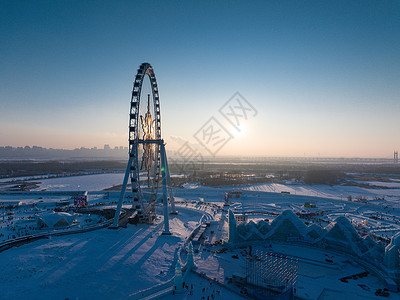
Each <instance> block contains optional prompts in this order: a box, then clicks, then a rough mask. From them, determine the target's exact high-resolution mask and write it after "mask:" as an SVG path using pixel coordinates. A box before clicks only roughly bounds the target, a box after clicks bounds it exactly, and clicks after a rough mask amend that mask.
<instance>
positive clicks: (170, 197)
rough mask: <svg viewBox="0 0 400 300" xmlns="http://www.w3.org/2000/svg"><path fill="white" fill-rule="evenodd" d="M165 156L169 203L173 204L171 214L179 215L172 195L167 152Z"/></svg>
mask: <svg viewBox="0 0 400 300" xmlns="http://www.w3.org/2000/svg"><path fill="white" fill-rule="evenodd" d="M164 148H165V147H164ZM164 155H165V158H164V159H165V169H166V172H167V187H168V198H169V202H170V203H171V208H172V211H171V214H173V215H177V214H178V212H177V211H176V208H175V199H174V194H173V193H172V184H171V176H170V174H169V167H168V159H167V152H166V151H164Z"/></svg>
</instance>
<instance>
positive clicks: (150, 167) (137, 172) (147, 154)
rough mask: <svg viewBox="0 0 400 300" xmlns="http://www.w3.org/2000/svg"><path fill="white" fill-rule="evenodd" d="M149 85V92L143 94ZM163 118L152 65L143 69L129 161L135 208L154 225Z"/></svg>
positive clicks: (135, 96) (137, 88) (136, 89)
mask: <svg viewBox="0 0 400 300" xmlns="http://www.w3.org/2000/svg"><path fill="white" fill-rule="evenodd" d="M146 79H148V80H149V82H146V81H145V80H146ZM146 83H147V92H148V94H146V93H142V90H144V88H145V85H146ZM160 139H161V116H160V99H159V95H158V86H157V80H156V77H155V75H154V71H153V68H152V67H151V65H150V64H148V63H143V64H141V65H140V67H139V69H138V71H137V74H136V77H135V81H134V83H133V91H132V98H131V107H130V114H129V157H130V158H132V165H131V166H130V178H131V186H132V193H133V195H134V196H133V205H134V208H135V209H136V210H137V211H138V213H139V214H140V217H141V218H145V219H148V220H147V221H152V219H154V217H155V204H156V200H157V191H158V188H159V178H160V170H161V156H160V143H156V142H154V141H159V140H160Z"/></svg>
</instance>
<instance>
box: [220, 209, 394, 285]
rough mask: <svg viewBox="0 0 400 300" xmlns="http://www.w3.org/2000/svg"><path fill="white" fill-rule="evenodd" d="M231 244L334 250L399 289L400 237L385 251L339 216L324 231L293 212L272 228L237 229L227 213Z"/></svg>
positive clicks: (251, 225) (261, 223)
mask: <svg viewBox="0 0 400 300" xmlns="http://www.w3.org/2000/svg"><path fill="white" fill-rule="evenodd" d="M228 223H229V231H228V241H227V245H228V246H230V247H240V246H246V245H251V244H255V243H269V242H283V243H289V244H303V245H307V246H312V247H317V248H322V249H327V250H332V251H336V252H341V253H345V254H349V255H351V256H352V257H353V258H355V259H356V260H357V261H359V262H361V263H365V264H366V265H367V266H370V267H371V268H372V269H374V270H376V269H378V270H379V271H380V272H381V274H382V273H384V274H386V275H385V279H386V280H387V281H391V280H393V281H395V282H396V283H397V285H400V233H397V234H396V235H395V236H394V237H393V239H392V242H391V243H390V244H389V245H388V246H386V248H385V247H384V246H383V245H382V244H380V243H376V242H375V241H374V240H373V239H372V238H371V237H370V236H366V237H364V238H363V237H361V236H360V235H359V234H358V233H357V231H356V230H355V228H354V227H353V225H352V224H351V223H350V221H349V220H348V219H347V218H346V217H344V216H340V217H338V218H336V219H335V221H333V222H331V223H330V224H329V225H328V226H326V227H325V228H322V227H321V226H318V225H316V224H313V225H310V226H307V225H305V224H304V222H303V221H302V220H300V218H299V217H298V216H297V215H296V214H294V213H293V212H292V211H291V210H285V211H283V212H282V213H281V214H280V215H279V216H278V217H276V218H275V220H273V221H272V222H271V224H269V223H268V222H266V221H263V220H262V221H259V222H257V223H255V222H253V221H250V222H248V223H241V224H239V225H237V222H236V220H235V217H234V214H233V212H232V211H230V210H229V212H228Z"/></svg>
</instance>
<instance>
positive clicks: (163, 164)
mask: <svg viewBox="0 0 400 300" xmlns="http://www.w3.org/2000/svg"><path fill="white" fill-rule="evenodd" d="M160 148H161V149H160V150H161V176H162V189H163V206H164V232H163V233H162V234H163V235H171V232H170V231H169V216H168V195H167V178H166V173H167V172H166V159H165V158H166V155H165V145H164V140H161V143H160Z"/></svg>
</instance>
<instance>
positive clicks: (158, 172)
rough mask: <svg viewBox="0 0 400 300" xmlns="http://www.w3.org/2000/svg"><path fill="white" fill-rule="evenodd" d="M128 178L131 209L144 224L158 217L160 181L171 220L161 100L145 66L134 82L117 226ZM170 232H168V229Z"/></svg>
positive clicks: (169, 183) (170, 197) (152, 71)
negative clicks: (125, 166)
mask: <svg viewBox="0 0 400 300" xmlns="http://www.w3.org/2000/svg"><path fill="white" fill-rule="evenodd" d="M128 178H130V179H131V188H132V195H133V197H132V198H133V203H132V209H133V210H134V211H135V212H136V213H137V214H138V216H139V218H140V220H141V221H144V222H148V223H151V222H153V221H154V219H155V217H156V203H157V193H158V189H159V188H160V179H161V180H162V188H163V203H164V218H165V219H166V222H167V221H168V211H167V204H168V202H170V203H171V206H172V212H173V213H176V211H175V204H174V199H173V195H172V188H171V180H170V176H169V170H168V162H167V156H166V153H165V145H164V141H163V140H162V139H161V116H160V99H159V94H158V86H157V80H156V77H155V74H154V70H153V68H152V66H151V65H150V64H149V63H143V64H141V65H140V67H139V69H138V70H137V74H136V77H135V81H134V82H133V90H132V97H131V102H130V113H129V160H128V166H127V169H126V173H125V177H124V182H123V185H122V190H121V195H120V200H119V202H118V206H117V210H116V214H115V218H114V225H113V226H114V227H117V224H118V217H119V212H120V210H121V205H122V201H123V199H124V194H125V189H126V186H127V182H128ZM165 231H166V232H168V230H167V229H166V230H165Z"/></svg>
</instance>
